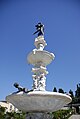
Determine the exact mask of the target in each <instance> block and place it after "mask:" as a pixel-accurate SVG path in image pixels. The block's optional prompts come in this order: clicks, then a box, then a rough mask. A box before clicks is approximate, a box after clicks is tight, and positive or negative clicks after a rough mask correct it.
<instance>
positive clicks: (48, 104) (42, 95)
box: [6, 91, 71, 112]
mask: <svg viewBox="0 0 80 119" xmlns="http://www.w3.org/2000/svg"><path fill="white" fill-rule="evenodd" d="M6 99H7V101H8V102H10V103H12V104H13V105H14V106H15V107H17V108H18V109H19V110H22V111H25V112H53V111H56V110H59V109H60V108H62V107H63V106H65V105H66V104H68V103H70V102H71V98H70V96H68V95H66V94H61V93H56V92H48V91H33V92H29V93H23V92H19V93H15V94H11V95H9V96H7V97H6Z"/></svg>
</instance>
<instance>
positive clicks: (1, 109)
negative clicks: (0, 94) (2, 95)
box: [0, 106, 5, 119]
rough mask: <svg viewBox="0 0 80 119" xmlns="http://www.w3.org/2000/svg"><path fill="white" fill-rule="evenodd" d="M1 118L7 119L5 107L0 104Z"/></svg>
mask: <svg viewBox="0 0 80 119" xmlns="http://www.w3.org/2000/svg"><path fill="white" fill-rule="evenodd" d="M0 119H5V108H4V107H1V106H0Z"/></svg>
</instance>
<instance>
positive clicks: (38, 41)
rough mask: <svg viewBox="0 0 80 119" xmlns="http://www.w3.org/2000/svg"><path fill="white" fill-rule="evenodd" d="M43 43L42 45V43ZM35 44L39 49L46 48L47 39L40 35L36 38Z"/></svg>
mask: <svg viewBox="0 0 80 119" xmlns="http://www.w3.org/2000/svg"><path fill="white" fill-rule="evenodd" d="M40 44H42V46H41V45H40ZM34 45H35V46H36V48H37V49H40V47H42V49H44V47H45V46H46V45H47V43H46V41H45V40H44V36H39V37H37V38H36V39H35V42H34Z"/></svg>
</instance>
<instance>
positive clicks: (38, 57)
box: [27, 50, 55, 66]
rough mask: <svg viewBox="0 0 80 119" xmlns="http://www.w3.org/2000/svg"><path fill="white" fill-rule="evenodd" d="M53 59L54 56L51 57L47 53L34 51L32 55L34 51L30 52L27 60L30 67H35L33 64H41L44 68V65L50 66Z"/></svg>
mask: <svg viewBox="0 0 80 119" xmlns="http://www.w3.org/2000/svg"><path fill="white" fill-rule="evenodd" d="M54 58H55V56H54V55H52V54H51V53H50V52H48V51H45V50H43V51H40V50H36V51H35V54H34V51H32V52H31V53H30V54H29V55H28V57H27V60H28V63H30V64H32V65H35V64H38V63H42V64H43V66H46V65H48V64H50V63H51V62H52V60H54Z"/></svg>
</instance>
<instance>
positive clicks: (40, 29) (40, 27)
mask: <svg viewBox="0 0 80 119" xmlns="http://www.w3.org/2000/svg"><path fill="white" fill-rule="evenodd" d="M35 27H36V30H37V31H36V32H35V33H34V34H36V33H38V36H41V35H44V25H43V24H42V23H41V22H39V23H38V24H37V25H35Z"/></svg>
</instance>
